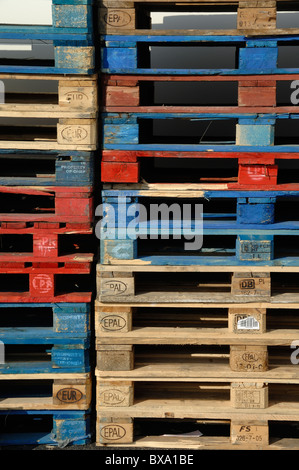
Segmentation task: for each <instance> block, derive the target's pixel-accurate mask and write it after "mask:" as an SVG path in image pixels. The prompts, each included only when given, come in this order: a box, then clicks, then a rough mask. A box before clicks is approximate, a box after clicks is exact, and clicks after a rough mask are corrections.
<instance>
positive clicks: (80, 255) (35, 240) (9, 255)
mask: <svg viewBox="0 0 299 470" xmlns="http://www.w3.org/2000/svg"><path fill="white" fill-rule="evenodd" d="M25 225H26V224H24V223H20V224H19V226H20V230H18V229H17V224H15V227H14V230H13V229H11V230H9V229H7V228H3V229H1V228H0V234H1V249H0V265H2V266H3V265H4V264H5V263H7V266H9V265H10V263H19V264H20V263H42V262H44V263H54V265H55V263H63V264H65V265H70V264H71V263H75V264H76V263H79V264H80V263H81V262H83V263H89V262H92V260H93V257H94V251H95V250H96V248H95V243H94V240H93V239H92V238H91V233H92V228H90V229H89V230H88V231H86V232H85V233H87V234H85V233H84V230H83V231H82V233H81V232H80V225H79V227H78V226H77V227H76V225H75V224H74V232H71V228H69V229H66V228H63V229H61V230H60V229H59V228H58V229H57V228H56V230H55V224H53V225H54V229H53V231H51V224H47V227H46V228H44V229H40V228H38V229H34V227H30V228H29V229H26V228H25ZM36 225H38V224H36ZM8 226H9V224H8ZM5 232H7V233H9V232H11V233H10V234H8V235H4V234H5ZM30 232H31V233H30ZM93 244H94V250H92V248H93Z"/></svg>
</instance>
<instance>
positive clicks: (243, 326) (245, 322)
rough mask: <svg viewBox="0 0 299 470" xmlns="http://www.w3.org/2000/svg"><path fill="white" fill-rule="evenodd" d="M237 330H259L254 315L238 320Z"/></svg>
mask: <svg viewBox="0 0 299 470" xmlns="http://www.w3.org/2000/svg"><path fill="white" fill-rule="evenodd" d="M237 329H238V330H259V329H260V324H259V322H258V321H257V320H256V319H255V318H254V317H247V318H242V319H241V320H238V323H237Z"/></svg>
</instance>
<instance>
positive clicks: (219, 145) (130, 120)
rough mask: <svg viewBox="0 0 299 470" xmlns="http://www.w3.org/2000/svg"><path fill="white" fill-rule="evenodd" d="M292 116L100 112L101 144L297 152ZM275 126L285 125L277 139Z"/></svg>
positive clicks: (128, 147) (294, 116) (130, 147)
mask: <svg viewBox="0 0 299 470" xmlns="http://www.w3.org/2000/svg"><path fill="white" fill-rule="evenodd" d="M296 119H298V115H297V114H292V115H289V114H286V115H285V114H265V115H263V114H262V115H256V114H254V113H253V114H251V113H250V114H233V113H231V114H229V115H228V114H219V113H218V114H212V113H206V114H205V113H192V112H189V113H138V112H133V113H103V115H102V123H103V125H102V127H103V134H104V138H103V148H104V149H105V150H126V151H128V150H132V151H149V150H152V151H157V150H158V151H163V150H164V151H167V152H168V151H175V152H177V153H179V152H181V151H182V152H187V151H189V152H191V151H195V152H196V151H202V152H207V151H208V152H210V153H212V152H217V151H218V152H233V151H235V152H248V151H249V152H272V156H274V155H273V153H276V152H281V153H284V152H290V153H294V152H298V145H297V143H296V142H297V141H296V137H295V136H293V135H292V132H293V131H294V130H292V126H295V127H296V121H295V120H296ZM281 125H284V126H286V125H288V126H289V130H288V132H287V135H286V136H284V137H283V138H282V137H281V135H280V132H279V126H281ZM157 126H160V128H158V129H157ZM294 132H295V131H294Z"/></svg>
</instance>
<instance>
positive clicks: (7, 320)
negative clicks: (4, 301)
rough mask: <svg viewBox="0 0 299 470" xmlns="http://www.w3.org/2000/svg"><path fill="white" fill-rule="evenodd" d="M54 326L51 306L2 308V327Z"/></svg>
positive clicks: (0, 312) (0, 317) (0, 326)
mask: <svg viewBox="0 0 299 470" xmlns="http://www.w3.org/2000/svg"><path fill="white" fill-rule="evenodd" d="M11 327H14V328H21V327H26V328H28V327H37V328H38V327H53V309H52V308H51V307H34V308H31V307H14V308H11V307H7V308H5V307H4V308H1V310H0V328H11Z"/></svg>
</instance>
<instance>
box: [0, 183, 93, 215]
mask: <svg viewBox="0 0 299 470" xmlns="http://www.w3.org/2000/svg"><path fill="white" fill-rule="evenodd" d="M0 206H1V208H2V209H5V212H0V221H1V223H2V222H31V223H33V222H62V223H74V224H90V223H91V222H92V220H93V196H92V189H91V188H90V187H88V186H87V187H52V186H48V187H46V186H38V187H36V186H35V187H34V186H8V187H5V186H0Z"/></svg>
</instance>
